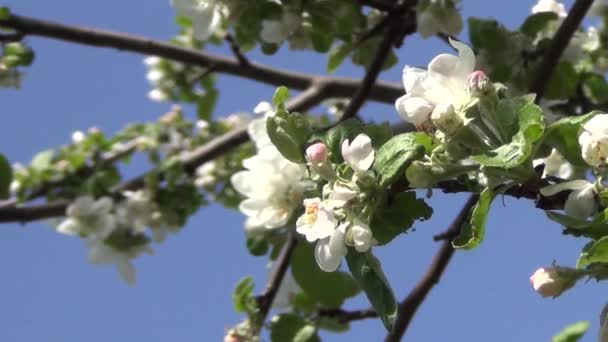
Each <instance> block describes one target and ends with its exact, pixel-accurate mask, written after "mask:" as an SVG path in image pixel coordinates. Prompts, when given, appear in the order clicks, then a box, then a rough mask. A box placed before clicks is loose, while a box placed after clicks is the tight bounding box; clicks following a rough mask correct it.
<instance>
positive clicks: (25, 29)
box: [0, 14, 404, 103]
mask: <svg viewBox="0 0 608 342" xmlns="http://www.w3.org/2000/svg"><path fill="white" fill-rule="evenodd" d="M0 26H2V27H5V28H10V29H14V30H15V31H17V32H18V33H19V34H22V35H36V36H42V37H48V38H53V39H59V40H64V41H68V42H74V43H79V44H84V45H89V46H98V47H109V48H116V49H119V50H124V51H130V52H137V53H142V54H147V55H154V56H159V57H163V58H167V59H171V60H174V61H178V62H182V63H185V64H190V65H196V66H200V67H204V68H206V67H213V68H215V70H216V71H217V72H221V73H225V74H229V75H233V76H237V77H242V78H247V79H251V80H254V81H259V82H262V83H267V84H271V85H275V86H281V85H284V86H286V87H288V88H292V89H300V90H304V89H307V88H308V87H309V86H310V85H312V84H313V83H323V84H325V85H326V88H325V91H326V92H327V94H325V97H326V98H330V97H350V96H351V95H352V94H353V93H354V92H355V91H356V90H357V89H358V88H359V85H360V80H357V79H352V78H346V77H328V76H322V75H311V74H305V73H298V72H291V71H286V70H279V69H275V68H272V67H269V66H266V65H262V64H257V63H245V64H243V63H241V62H239V61H238V60H236V59H234V58H228V57H224V56H219V55H215V54H211V53H208V52H204V51H198V50H194V49H187V48H182V47H179V46H176V45H173V44H171V43H167V42H162V41H157V40H153V39H149V38H146V37H141V36H135V35H129V34H124V33H117V32H112V31H106V30H101V29H94V28H86V27H79V26H72V25H65V24H60V23H56V22H51V21H46V20H40V19H35V18H29V17H24V16H19V15H15V14H12V15H11V16H10V17H9V18H8V19H6V20H0ZM403 92H404V91H403V88H402V86H401V85H399V84H393V83H388V82H377V83H376V84H375V85H374V86H373V87H372V89H371V90H370V93H369V98H370V99H371V100H373V101H379V102H385V103H393V102H394V101H395V100H396V99H397V98H398V97H399V96H401V95H403Z"/></svg>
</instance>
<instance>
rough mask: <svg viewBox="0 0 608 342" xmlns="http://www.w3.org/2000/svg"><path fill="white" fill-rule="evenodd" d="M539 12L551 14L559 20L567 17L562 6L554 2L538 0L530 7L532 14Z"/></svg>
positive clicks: (552, 0) (551, 0) (553, 0)
mask: <svg viewBox="0 0 608 342" xmlns="http://www.w3.org/2000/svg"><path fill="white" fill-rule="evenodd" d="M540 12H553V13H556V14H557V15H558V16H559V17H560V18H565V17H566V16H567V15H568V12H566V8H565V7H564V4H562V3H561V2H558V1H555V0H539V1H538V3H537V4H536V5H534V6H533V7H532V14H536V13H540Z"/></svg>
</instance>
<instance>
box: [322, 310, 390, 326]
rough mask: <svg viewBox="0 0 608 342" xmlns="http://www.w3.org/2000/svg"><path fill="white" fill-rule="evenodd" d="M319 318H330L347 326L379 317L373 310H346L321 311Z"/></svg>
mask: <svg viewBox="0 0 608 342" xmlns="http://www.w3.org/2000/svg"><path fill="white" fill-rule="evenodd" d="M317 316H319V317H328V318H333V319H335V320H337V321H338V322H339V323H342V324H346V323H348V322H353V321H361V320H364V319H368V318H376V317H378V313H376V311H375V310H374V309H373V308H369V309H363V310H355V311H347V310H344V309H340V308H338V309H319V311H318V312H317Z"/></svg>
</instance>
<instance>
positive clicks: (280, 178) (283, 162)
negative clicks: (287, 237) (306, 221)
mask: <svg viewBox="0 0 608 342" xmlns="http://www.w3.org/2000/svg"><path fill="white" fill-rule="evenodd" d="M243 167H244V168H245V169H246V170H245V171H240V172H237V173H235V174H234V175H233V176H232V178H231V182H232V185H233V186H234V188H235V189H236V190H237V191H238V192H240V193H241V194H242V195H244V196H245V197H246V199H245V200H243V201H242V202H241V204H240V205H239V209H240V210H241V212H242V213H244V214H245V215H246V216H248V217H250V218H253V219H254V220H255V221H254V222H256V223H258V224H260V225H262V226H264V227H266V228H278V227H282V226H284V225H285V224H286V223H287V221H288V220H289V218H290V217H291V214H292V213H293V211H294V209H295V208H296V207H298V206H299V204H300V203H301V202H300V201H301V200H302V195H303V193H304V191H305V190H307V189H308V188H309V187H310V186H311V182H310V181H309V180H307V172H306V167H305V166H304V165H299V164H295V163H292V162H290V161H289V160H287V159H285V158H284V157H283V156H282V155H281V153H280V152H279V151H278V150H277V149H276V148H275V147H274V146H266V147H264V148H263V149H261V150H260V151H258V154H256V155H255V156H253V157H251V158H248V159H245V160H244V161H243Z"/></svg>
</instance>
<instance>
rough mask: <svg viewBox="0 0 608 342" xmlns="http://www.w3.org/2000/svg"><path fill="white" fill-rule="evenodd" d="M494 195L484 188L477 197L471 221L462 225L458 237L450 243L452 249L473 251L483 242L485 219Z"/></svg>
mask: <svg viewBox="0 0 608 342" xmlns="http://www.w3.org/2000/svg"><path fill="white" fill-rule="evenodd" d="M492 200H494V194H493V193H492V190H490V188H485V189H483V191H482V192H481V194H480V195H479V200H478V202H477V204H476V205H475V207H473V210H472V213H471V221H470V222H468V223H466V224H464V225H463V227H462V231H461V232H460V235H459V236H458V237H457V238H456V239H454V241H452V245H453V246H454V248H463V249H473V248H475V247H477V246H479V244H480V243H481V242H482V241H483V237H484V235H485V232H486V218H487V217H488V212H489V211H490V205H491V204H492Z"/></svg>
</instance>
